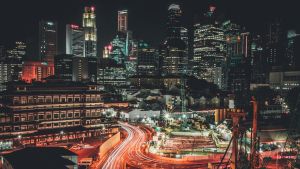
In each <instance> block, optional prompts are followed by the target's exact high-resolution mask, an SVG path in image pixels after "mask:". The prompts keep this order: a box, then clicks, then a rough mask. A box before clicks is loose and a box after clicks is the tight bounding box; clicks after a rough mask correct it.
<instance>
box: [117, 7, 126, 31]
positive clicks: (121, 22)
mask: <svg viewBox="0 0 300 169" xmlns="http://www.w3.org/2000/svg"><path fill="white" fill-rule="evenodd" d="M127 31H128V11H127V10H121V11H118V32H123V33H126V32H127Z"/></svg>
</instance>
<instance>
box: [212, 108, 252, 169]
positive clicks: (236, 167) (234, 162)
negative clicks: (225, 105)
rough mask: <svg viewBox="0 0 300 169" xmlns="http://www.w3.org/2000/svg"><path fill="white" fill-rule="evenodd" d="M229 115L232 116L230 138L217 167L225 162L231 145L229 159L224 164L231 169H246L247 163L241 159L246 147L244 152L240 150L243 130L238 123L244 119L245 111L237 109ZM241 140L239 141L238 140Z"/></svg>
mask: <svg viewBox="0 0 300 169" xmlns="http://www.w3.org/2000/svg"><path fill="white" fill-rule="evenodd" d="M230 115H231V117H232V124H233V129H232V138H231V140H230V142H229V144H228V146H227V148H226V151H225V153H224V155H223V157H222V159H221V161H220V163H219V164H218V167H217V168H218V169H220V167H221V166H222V165H224V163H225V157H226V156H227V154H228V153H229V148H230V147H231V154H230V157H229V159H226V160H228V161H227V162H226V163H227V164H226V166H228V165H230V168H231V169H248V168H249V165H247V163H245V161H244V160H243V159H245V158H243V157H244V155H245V154H246V148H245V149H244V153H243V150H242V141H241V140H242V139H243V138H244V135H245V130H243V127H242V126H241V125H240V121H241V119H245V116H246V113H245V112H244V111H243V110H240V109H237V110H235V111H233V112H230ZM239 140H240V141H241V142H240V143H239V142H238V141H239Z"/></svg>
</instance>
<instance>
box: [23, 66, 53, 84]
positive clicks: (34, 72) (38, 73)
mask: <svg viewBox="0 0 300 169" xmlns="http://www.w3.org/2000/svg"><path fill="white" fill-rule="evenodd" d="M52 75H54V64H53V63H47V64H45V62H39V61H28V62H25V63H24V64H23V68H22V80H24V81H25V82H27V83H31V82H32V81H42V80H43V79H44V78H47V77H49V76H52Z"/></svg>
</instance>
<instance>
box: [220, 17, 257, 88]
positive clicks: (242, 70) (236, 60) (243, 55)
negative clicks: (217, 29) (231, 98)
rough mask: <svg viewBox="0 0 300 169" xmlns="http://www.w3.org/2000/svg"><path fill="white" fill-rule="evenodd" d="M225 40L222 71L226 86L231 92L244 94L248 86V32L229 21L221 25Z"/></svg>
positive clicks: (249, 51)
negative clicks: (223, 68) (224, 59)
mask: <svg viewBox="0 0 300 169" xmlns="http://www.w3.org/2000/svg"><path fill="white" fill-rule="evenodd" d="M222 29H223V30H224V35H225V39H226V45H225V50H226V58H227V59H226V61H227V64H226V67H225V71H224V76H225V81H226V83H225V84H227V86H226V87H225V86H224V87H223V88H224V89H228V90H230V91H233V92H240V93H241V92H244V93H245V92H246V91H248V90H249V86H250V84H249V83H250V81H249V78H250V69H249V66H250V62H249V61H250V53H251V50H250V41H249V32H246V31H245V30H244V29H242V28H241V26H239V25H238V24H235V23H232V22H231V21H230V20H229V21H226V22H224V23H223V24H222Z"/></svg>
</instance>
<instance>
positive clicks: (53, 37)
mask: <svg viewBox="0 0 300 169" xmlns="http://www.w3.org/2000/svg"><path fill="white" fill-rule="evenodd" d="M56 54H57V23H56V22H53V21H44V20H42V21H40V22H39V57H40V60H41V61H45V62H48V63H53V62H54V56H55V55H56Z"/></svg>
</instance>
